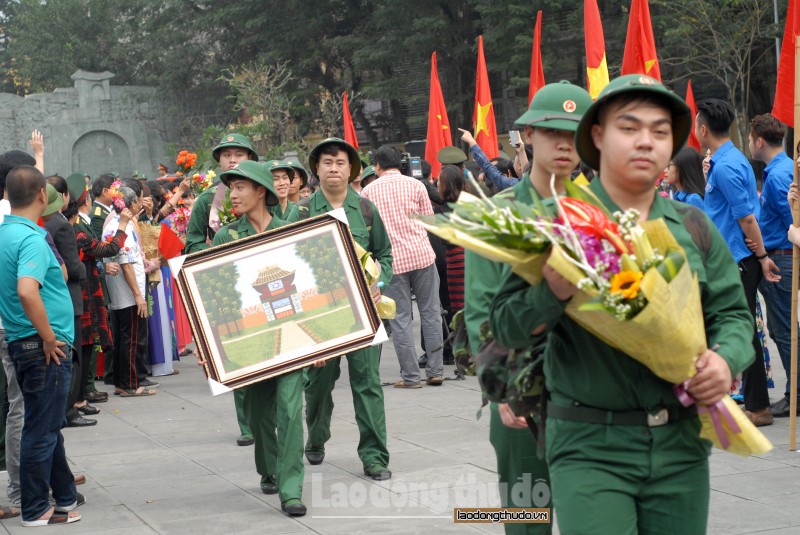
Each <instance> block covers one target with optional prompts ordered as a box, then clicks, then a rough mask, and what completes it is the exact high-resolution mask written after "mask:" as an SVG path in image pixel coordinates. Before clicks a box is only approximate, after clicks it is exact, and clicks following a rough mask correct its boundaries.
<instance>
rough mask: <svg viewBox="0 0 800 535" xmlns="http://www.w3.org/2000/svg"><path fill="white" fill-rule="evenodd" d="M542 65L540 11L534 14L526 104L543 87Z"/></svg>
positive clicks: (529, 103) (529, 102)
mask: <svg viewBox="0 0 800 535" xmlns="http://www.w3.org/2000/svg"><path fill="white" fill-rule="evenodd" d="M544 84H545V82H544V65H542V12H541V11H539V12H538V13H537V14H536V26H534V29H533V52H531V79H530V83H529V84H528V106H530V105H531V100H533V96H534V95H535V94H536V92H537V91H539V90H540V89H541V88H542V87H544Z"/></svg>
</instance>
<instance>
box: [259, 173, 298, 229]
mask: <svg viewBox="0 0 800 535" xmlns="http://www.w3.org/2000/svg"><path fill="white" fill-rule="evenodd" d="M264 165H266V166H267V169H269V170H270V171H271V172H272V181H273V183H274V185H275V194H276V195H277V196H278V204H276V205H275V206H273V207H272V215H274V216H275V217H277V218H278V219H282V220H283V221H285V222H286V223H294V222H295V221H297V220H299V219H300V212H298V211H297V203H295V202H292V201H290V200H289V190H290V188H291V187H292V182H294V181H295V180H294V179H295V170H294V167H293V166H292V163H291V162H289V161H281V160H270V161H268V162H266V163H265V164H264ZM299 191H300V190H299V189H298V192H299ZM298 194H299V193H298Z"/></svg>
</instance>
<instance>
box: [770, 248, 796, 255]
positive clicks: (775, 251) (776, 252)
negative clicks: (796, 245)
mask: <svg viewBox="0 0 800 535" xmlns="http://www.w3.org/2000/svg"><path fill="white" fill-rule="evenodd" d="M792 253H794V249H770V250H769V251H767V256H792Z"/></svg>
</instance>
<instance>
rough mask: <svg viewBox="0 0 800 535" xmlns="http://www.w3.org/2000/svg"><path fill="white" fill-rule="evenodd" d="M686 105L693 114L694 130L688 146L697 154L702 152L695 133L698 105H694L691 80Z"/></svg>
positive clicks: (690, 133)
mask: <svg viewBox="0 0 800 535" xmlns="http://www.w3.org/2000/svg"><path fill="white" fill-rule="evenodd" d="M686 104H687V105H688V106H689V110H690V111H691V112H692V129H691V130H690V131H689V141H687V142H686V144H687V145H688V146H690V147H692V148H693V149H696V150H697V152H700V151H701V148H700V140H699V139H697V134H695V133H694V126H695V124H694V123H695V121H696V120H697V105H696V104H695V103H694V91H692V81H691V80H689V83H688V84H686Z"/></svg>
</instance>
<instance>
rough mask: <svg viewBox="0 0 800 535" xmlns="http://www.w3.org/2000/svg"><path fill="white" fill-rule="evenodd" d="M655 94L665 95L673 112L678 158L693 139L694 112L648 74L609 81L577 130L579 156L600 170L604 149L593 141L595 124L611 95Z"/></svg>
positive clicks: (673, 127)
mask: <svg viewBox="0 0 800 535" xmlns="http://www.w3.org/2000/svg"><path fill="white" fill-rule="evenodd" d="M633 92H638V93H652V94H654V95H661V96H662V97H663V98H664V100H665V102H666V103H667V105H668V106H669V108H670V111H671V112H672V156H673V157H674V156H675V155H676V154H677V153H678V152H679V151H680V150H681V149H682V148H683V146H684V144H686V140H687V139H688V138H689V131H690V130H691V128H692V113H691V111H689V106H687V105H686V102H684V101H683V99H682V98H681V97H679V96H678V95H676V94H675V93H673V92H672V91H670V90H669V89H667V87H666V86H665V85H663V84H662V83H661V82H659V81H658V80H656V79H655V78H651V77H650V76H646V75H644V74H628V75H626V76H620V77H619V78H616V79H614V80H612V81H611V82H609V84H608V85H607V86H605V87H604V88H603V90H602V91H600V94H599V95H598V96H597V100H596V101H595V102H594V104H592V105H591V106H590V107H589V109H588V110H586V113H584V114H583V119H581V122H580V124H579V125H578V130H577V132H575V148H576V149H577V150H578V155H579V156H580V157H581V159H582V160H583V161H584V162H586V164H587V165H588V166H589V167H591V168H592V169H600V151H599V150H597V147H595V145H594V141H593V140H592V126H593V125H595V124H597V115H598V112H599V110H600V107H602V106H603V105H604V104H605V103H606V102H608V100H609V99H610V98H611V97H614V96H616V95H621V94H623V93H633Z"/></svg>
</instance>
